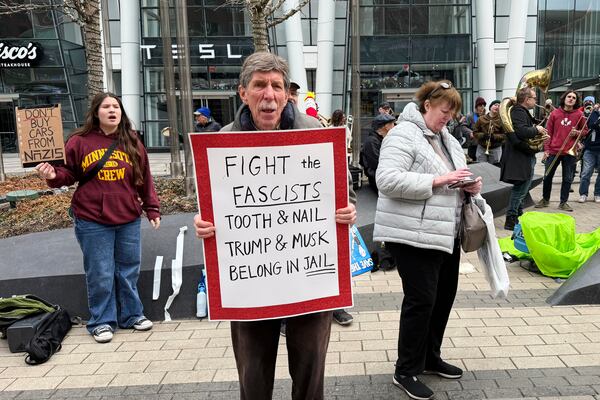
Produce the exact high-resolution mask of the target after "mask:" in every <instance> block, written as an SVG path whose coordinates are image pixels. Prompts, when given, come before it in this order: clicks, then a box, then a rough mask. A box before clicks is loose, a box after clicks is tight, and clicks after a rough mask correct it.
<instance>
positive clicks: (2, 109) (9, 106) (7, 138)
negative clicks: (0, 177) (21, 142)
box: [0, 99, 17, 153]
mask: <svg viewBox="0 0 600 400" xmlns="http://www.w3.org/2000/svg"><path fill="white" fill-rule="evenodd" d="M0 141H1V143H2V151H3V152H4V153H14V152H16V151H17V129H16V126H15V103H14V102H13V101H12V100H2V99H0Z"/></svg>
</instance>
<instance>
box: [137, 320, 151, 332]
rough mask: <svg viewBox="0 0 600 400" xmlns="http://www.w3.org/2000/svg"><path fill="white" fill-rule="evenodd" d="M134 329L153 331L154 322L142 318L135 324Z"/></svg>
mask: <svg viewBox="0 0 600 400" xmlns="http://www.w3.org/2000/svg"><path fill="white" fill-rule="evenodd" d="M133 329H135V330H136V331H149V330H150V329H152V321H150V320H149V319H148V318H146V317H142V318H140V319H138V320H137V321H136V322H135V324H133Z"/></svg>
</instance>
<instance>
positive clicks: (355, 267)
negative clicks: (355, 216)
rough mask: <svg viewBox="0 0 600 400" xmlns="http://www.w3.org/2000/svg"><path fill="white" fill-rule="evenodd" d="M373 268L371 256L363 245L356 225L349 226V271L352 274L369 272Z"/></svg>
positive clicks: (363, 242)
mask: <svg viewBox="0 0 600 400" xmlns="http://www.w3.org/2000/svg"><path fill="white" fill-rule="evenodd" d="M372 269H373V258H372V257H371V253H369V249H367V246H366V245H365V241H364V240H363V238H362V236H361V235H360V232H359V231H358V228H357V227H356V225H352V228H350V271H352V276H357V275H361V274H364V273H365V272H369V271H370V270H372Z"/></svg>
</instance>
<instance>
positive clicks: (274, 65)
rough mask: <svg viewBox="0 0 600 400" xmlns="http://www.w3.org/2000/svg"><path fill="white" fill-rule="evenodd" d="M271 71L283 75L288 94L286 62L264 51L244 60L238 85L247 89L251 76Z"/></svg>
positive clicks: (288, 78) (288, 77) (288, 81)
mask: <svg viewBox="0 0 600 400" xmlns="http://www.w3.org/2000/svg"><path fill="white" fill-rule="evenodd" d="M271 71H275V72H279V73H281V75H283V83H284V86H285V91H286V92H288V91H289V90H290V76H289V67H288V63H287V61H285V60H284V59H283V58H281V57H279V56H278V55H275V54H272V53H267V52H264V51H260V52H258V53H254V54H251V55H250V56H249V57H248V58H246V60H245V61H244V64H243V65H242V71H241V72H240V85H241V86H242V87H243V88H247V87H248V85H249V84H250V81H251V80H252V74H253V73H255V72H271Z"/></svg>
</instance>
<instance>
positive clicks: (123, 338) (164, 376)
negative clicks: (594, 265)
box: [0, 158, 600, 400]
mask: <svg viewBox="0 0 600 400" xmlns="http://www.w3.org/2000/svg"><path fill="white" fill-rule="evenodd" d="M166 159H167V160H168V158H166ZM155 168H158V169H160V168H161V167H160V161H156V159H155V161H154V166H153V170H154V169H155ZM537 169H538V173H541V164H538V167H537ZM557 176H560V174H557ZM557 180H558V179H555V181H557ZM577 187H578V178H577V179H576V183H575V184H574V188H575V189H576V190H577ZM558 192H559V185H558V183H557V184H555V185H554V188H553V193H552V198H551V206H550V207H549V208H546V209H544V211H546V212H558V210H557V209H556V207H557V206H558ZM540 193H541V186H540V187H538V188H536V189H534V190H533V191H532V195H533V198H534V200H538V199H539V197H540ZM575 195H576V193H575ZM577 197H578V196H573V198H572V200H571V201H570V204H571V205H572V207H573V208H574V209H575V211H574V212H573V213H572V214H571V215H573V217H575V218H576V221H577V231H578V232H588V231H591V230H592V229H595V228H597V227H598V225H599V223H600V218H599V217H598V214H599V213H600V204H595V203H593V202H588V203H586V204H579V203H577V202H576V199H577ZM527 211H529V210H527ZM503 222H504V220H503V218H497V219H496V221H495V223H496V227H497V233H498V236H505V235H508V232H506V231H504V230H503V229H502V225H503ZM462 262H463V263H470V264H472V265H473V266H475V272H473V273H469V274H462V275H461V278H460V283H459V292H458V295H457V299H456V302H455V306H454V309H453V311H452V314H451V316H450V320H449V324H448V329H447V332H446V339H445V341H444V345H443V356H444V357H445V358H446V359H448V360H449V361H451V362H454V363H456V364H458V365H460V366H461V367H463V368H464V369H465V371H466V372H465V376H464V377H463V378H462V379H460V380H458V381H448V380H443V379H439V378H435V377H431V376H427V377H425V378H424V380H425V382H427V384H429V385H430V386H431V387H432V389H433V390H434V391H435V392H436V399H483V398H487V399H544V400H550V399H563V400H564V399H566V400H592V399H596V400H597V399H600V356H599V354H600V305H584V306H562V307H551V306H549V305H548V304H546V303H545V299H546V298H547V297H548V296H549V295H550V294H551V293H552V292H553V291H554V290H555V289H556V288H557V287H558V286H559V285H560V282H555V281H554V280H553V279H550V278H547V277H543V276H541V275H536V274H533V273H530V272H528V271H526V270H525V269H523V268H521V267H519V265H518V263H513V264H511V265H509V267H508V269H509V275H510V279H511V291H510V293H509V296H508V298H507V299H493V298H491V296H490V295H489V293H488V291H489V287H488V285H487V283H486V280H485V278H484V276H483V274H482V272H481V267H480V265H479V261H478V260H477V257H476V255H475V254H473V253H472V254H468V255H464V257H463V259H462ZM353 287H354V293H355V308H354V310H353V311H352V312H353V314H354V316H355V320H354V323H353V324H352V325H350V326H348V327H340V326H337V325H334V326H333V327H332V335H331V343H330V346H329V351H328V357H327V365H326V376H327V379H326V385H325V393H326V398H327V399H361V400H362V399H405V398H407V397H406V396H405V395H404V394H403V393H402V392H401V391H399V390H398V389H397V388H395V387H394V386H393V385H392V384H391V375H392V373H393V370H394V367H393V363H394V361H395V359H396V344H397V334H398V320H399V313H398V309H399V307H400V304H401V301H402V290H401V282H400V280H399V277H398V275H397V273H395V272H385V273H384V272H381V271H380V272H376V273H373V274H370V275H363V276H360V277H357V278H355V279H354V281H353ZM284 342H285V339H284V338H282V340H281V344H280V357H279V358H278V364H277V369H276V378H277V381H276V388H275V394H274V398H275V399H288V398H289V393H290V390H291V382H290V381H289V379H288V376H287V360H286V351H285V344H284ZM6 398H10V399H13V398H18V399H46V398H52V399H76V398H88V399H192V398H193V399H235V398H238V392H237V373H236V370H235V362H234V360H233V353H232V349H231V339H230V335H229V329H228V323H224V322H208V321H196V320H180V321H174V322H170V323H164V322H163V323H157V324H156V325H155V328H154V329H153V330H152V331H150V332H133V331H119V332H118V333H117V334H116V335H115V338H114V339H113V341H112V342H111V343H109V344H105V345H100V344H96V343H95V342H94V341H93V339H92V338H91V337H90V336H89V335H87V333H86V331H85V330H84V329H83V328H82V327H78V328H74V329H73V330H72V331H71V333H70V334H69V335H68V337H67V338H66V339H65V341H64V344H63V349H62V350H61V351H60V352H59V353H57V354H56V355H54V357H52V359H51V360H50V361H49V362H48V363H46V364H44V365H41V366H35V367H31V366H27V365H25V363H24V361H23V355H22V354H11V353H9V352H8V349H7V345H6V342H4V341H2V342H0V399H6Z"/></svg>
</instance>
